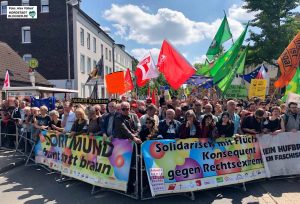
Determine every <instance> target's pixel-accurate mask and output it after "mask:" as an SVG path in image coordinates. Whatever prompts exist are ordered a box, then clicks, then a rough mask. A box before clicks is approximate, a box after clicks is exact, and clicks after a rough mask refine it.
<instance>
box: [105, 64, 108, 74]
mask: <svg viewBox="0 0 300 204" xmlns="http://www.w3.org/2000/svg"><path fill="white" fill-rule="evenodd" d="M105 74H109V72H108V66H105Z"/></svg>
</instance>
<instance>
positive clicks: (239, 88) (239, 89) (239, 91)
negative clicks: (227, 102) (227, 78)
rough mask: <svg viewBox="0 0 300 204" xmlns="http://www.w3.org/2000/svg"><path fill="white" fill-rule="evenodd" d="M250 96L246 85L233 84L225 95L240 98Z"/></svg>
mask: <svg viewBox="0 0 300 204" xmlns="http://www.w3.org/2000/svg"><path fill="white" fill-rule="evenodd" d="M247 96H248V94H247V88H246V86H245V85H231V86H229V88H228V89H227V91H226V93H225V95H224V97H225V98H238V99H246V98H247Z"/></svg>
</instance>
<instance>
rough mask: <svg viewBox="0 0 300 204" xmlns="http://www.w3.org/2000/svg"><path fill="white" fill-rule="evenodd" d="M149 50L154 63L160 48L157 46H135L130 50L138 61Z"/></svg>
mask: <svg viewBox="0 0 300 204" xmlns="http://www.w3.org/2000/svg"><path fill="white" fill-rule="evenodd" d="M149 51H150V52H151V55H152V57H153V61H154V63H156V62H157V59H158V55H159V52H160V49H158V48H150V49H146V48H136V49H133V50H131V54H132V55H133V56H134V57H135V58H136V59H137V60H139V61H140V60H141V59H142V58H143V57H144V56H145V55H146V54H147V53H149Z"/></svg>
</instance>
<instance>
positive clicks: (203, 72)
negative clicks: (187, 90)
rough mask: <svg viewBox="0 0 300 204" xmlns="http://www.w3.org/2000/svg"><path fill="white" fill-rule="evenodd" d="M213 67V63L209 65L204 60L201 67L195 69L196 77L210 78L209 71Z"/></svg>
mask: <svg viewBox="0 0 300 204" xmlns="http://www.w3.org/2000/svg"><path fill="white" fill-rule="evenodd" d="M213 65H214V64H213V63H209V62H208V61H207V60H205V63H204V64H203V65H202V67H201V68H199V69H197V72H196V75H202V76H206V77H210V73H209V71H210V69H211V67H212V66H213Z"/></svg>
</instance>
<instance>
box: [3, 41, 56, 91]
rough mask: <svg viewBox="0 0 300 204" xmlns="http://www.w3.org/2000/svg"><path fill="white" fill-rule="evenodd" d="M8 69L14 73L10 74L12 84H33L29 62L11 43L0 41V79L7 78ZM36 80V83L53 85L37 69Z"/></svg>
mask: <svg viewBox="0 0 300 204" xmlns="http://www.w3.org/2000/svg"><path fill="white" fill-rule="evenodd" d="M7 69H8V70H9V71H10V72H11V73H12V74H13V75H14V76H11V75H10V83H11V85H12V86H14V85H20V84H23V85H31V82H30V80H29V74H28V65H27V63H26V62H24V61H23V58H21V57H20V56H19V55H18V54H17V53H16V52H15V51H14V50H13V49H12V48H11V47H10V46H9V45H7V44H6V43H4V42H1V41H0V81H2V80H4V79H5V73H6V70H7ZM35 82H36V85H43V86H53V84H51V83H50V82H49V81H47V79H45V78H44V77H43V76H42V75H41V74H39V73H38V72H37V71H36V72H35ZM1 85H2V84H0V86H1Z"/></svg>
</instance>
